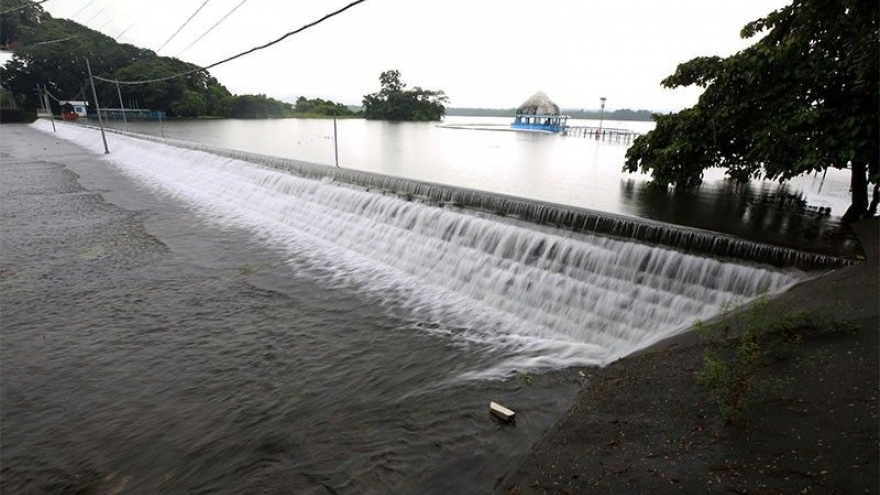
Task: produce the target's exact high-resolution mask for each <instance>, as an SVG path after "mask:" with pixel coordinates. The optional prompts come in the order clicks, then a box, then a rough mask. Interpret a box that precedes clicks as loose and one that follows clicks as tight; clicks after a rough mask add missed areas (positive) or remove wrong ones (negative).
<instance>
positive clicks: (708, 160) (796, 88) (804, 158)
mask: <svg viewBox="0 0 880 495" xmlns="http://www.w3.org/2000/svg"><path fill="white" fill-rule="evenodd" d="M878 11H880V3H878V2H877V1H876V0H794V1H793V2H792V4H791V5H788V6H786V7H784V8H781V9H779V10H776V11H774V12H772V13H770V14H768V15H767V16H766V17H764V18H762V19H758V20H756V21H754V22H751V23H749V24H748V25H746V26H745V27H744V28H743V30H742V33H741V35H742V37H743V38H751V37H755V36H756V35H758V34H762V33H766V34H765V36H764V37H763V38H761V39H760V40H758V41H757V42H756V43H755V44H754V45H752V46H751V47H749V48H746V49H744V50H742V51H740V52H738V53H736V54H734V55H732V56H730V57H727V58H719V57H700V58H695V59H693V60H691V61H689V62H686V63H683V64H681V65H679V66H678V68H677V70H676V71H675V73H674V74H673V75H671V76H669V77H668V78H666V79H664V80H663V81H662V84H663V86H665V87H668V88H675V87H680V86H691V85H697V86H700V87H703V88H705V91H704V93H703V94H702V96H701V97H700V99H699V101H698V103H697V104H696V105H695V106H693V107H691V108H688V109H685V110H682V111H681V112H678V113H674V114H668V115H660V116H655V119H656V121H657V125H656V128H655V129H654V130H652V131H651V132H649V133H648V134H646V135H645V136H642V137H639V138H637V139H636V140H635V142H634V143H633V146H632V147H631V148H630V149H629V150H628V151H627V158H626V164H625V165H624V170H625V171H629V172H635V171H637V170H642V171H645V172H650V173H651V175H652V177H653V181H654V182H655V183H658V184H661V185H676V186H679V187H693V186H696V185H698V184H699V183H700V182H701V179H702V174H703V171H704V170H705V169H707V168H710V167H720V168H725V169H727V170H726V173H727V174H728V176H730V177H731V178H733V179H736V180H739V181H746V180H749V179H751V178H768V179H778V180H786V179H790V178H792V177H795V176H797V175H800V174H803V173H807V172H813V171H822V170H825V169H827V168H829V167H835V168H850V169H851V170H852V176H851V189H852V204H851V206H850V207H849V209H848V210H847V211H846V213H845V214H844V220H845V221H852V220H856V219H858V218H861V217H862V216H865V215H870V214H873V213H874V212H875V211H876V207H877V202H878V201H880V190H878V184H880V167H878V165H880V162H878V160H880V148H878V147H880V139H878V136H880V128H878V125H880V99H878V96H880V92H878V88H880V80H878V79H880V41H878V40H880V29H878V25H880V13H878ZM869 181H870V182H873V183H874V184H875V186H874V200H873V201H872V202H871V205H870V206H869V205H868V183H869Z"/></svg>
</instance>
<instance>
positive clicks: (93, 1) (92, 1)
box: [70, 0, 95, 19]
mask: <svg viewBox="0 0 880 495" xmlns="http://www.w3.org/2000/svg"><path fill="white" fill-rule="evenodd" d="M93 3H95V0H91V1H89V3H87V4H85V5H83V6H82V7H80V9H79V10H77V11H76V13H75V14H73V15H72V16H70V19H73V18H74V17H76V16H78V15H79V14H80V13H82V11H83V10H86V9H87V8H89V6H91V5H92V4H93Z"/></svg>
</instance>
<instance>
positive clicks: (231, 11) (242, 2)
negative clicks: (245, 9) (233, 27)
mask: <svg viewBox="0 0 880 495" xmlns="http://www.w3.org/2000/svg"><path fill="white" fill-rule="evenodd" d="M245 2H247V0H241V2H239V4H238V5H236V6H235V7H234V8H233V9H232V10H230V11H229V12H228V13H227V14H226V15H224V16H223V17H222V18H221V19H220V20H219V21H217V22H215V23H214V25H213V26H211V27H209V28H208V30H207V31H205V32H204V33H202V35H201V36H199V37H198V38H196V40H195V41H193V42H192V43H190V44H188V45H186V48H184V49H183V50H180V51H179V52H177V56H178V57H179V56H180V54H181V53H183V52H185V51H187V50H189V49H190V47H191V46H193V45H195V44H196V43H198V42H199V41H201V39H202V38H204V37H205V36H207V35H208V33H210V32H211V31H213V30H214V28H215V27H217V26H219V25H220V23H221V22H223V21H225V20H226V18H227V17H229V16H231V15H232V13H233V12H235V11H236V10H238V8H239V7H241V6H242V5H244V3H245Z"/></svg>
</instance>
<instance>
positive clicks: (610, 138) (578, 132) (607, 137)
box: [562, 126, 641, 144]
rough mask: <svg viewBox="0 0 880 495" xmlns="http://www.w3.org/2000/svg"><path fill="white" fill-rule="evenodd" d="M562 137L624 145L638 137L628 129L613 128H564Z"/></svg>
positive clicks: (636, 133)
mask: <svg viewBox="0 0 880 495" xmlns="http://www.w3.org/2000/svg"><path fill="white" fill-rule="evenodd" d="M562 135H563V136H575V137H583V138H588V139H595V140H597V141H607V142H611V143H625V144H629V143H631V142H632V140H633V139H635V138H636V137H637V136H640V135H641V134H639V133H638V132H635V131H631V130H629V129H614V128H602V129H599V128H598V127H589V126H565V129H563V131H562Z"/></svg>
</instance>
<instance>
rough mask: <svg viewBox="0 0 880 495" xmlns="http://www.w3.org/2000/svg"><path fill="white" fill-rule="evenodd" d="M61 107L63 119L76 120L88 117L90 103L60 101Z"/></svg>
mask: <svg viewBox="0 0 880 495" xmlns="http://www.w3.org/2000/svg"><path fill="white" fill-rule="evenodd" d="M58 103H59V104H60V105H61V118H63V119H64V120H76V119H78V118H80V117H83V118H85V117H87V116H88V108H89V102H87V101H77V100H68V101H59V102H58Z"/></svg>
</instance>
